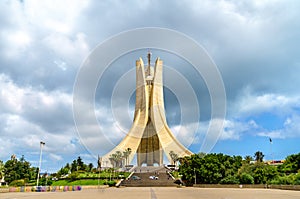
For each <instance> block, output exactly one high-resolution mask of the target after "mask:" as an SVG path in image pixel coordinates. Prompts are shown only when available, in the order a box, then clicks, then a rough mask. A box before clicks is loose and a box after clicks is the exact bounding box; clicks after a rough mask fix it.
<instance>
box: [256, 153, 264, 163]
mask: <svg viewBox="0 0 300 199" xmlns="http://www.w3.org/2000/svg"><path fill="white" fill-rule="evenodd" d="M264 157H265V155H264V154H263V153H262V152H261V151H256V152H255V154H254V159H255V160H256V161H257V162H263V159H264Z"/></svg>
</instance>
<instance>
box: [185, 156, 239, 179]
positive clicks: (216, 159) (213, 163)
mask: <svg viewBox="0 0 300 199" xmlns="http://www.w3.org/2000/svg"><path fill="white" fill-rule="evenodd" d="M179 161H180V166H179V172H180V174H182V175H183V176H182V179H183V180H184V181H186V182H187V183H188V184H192V183H194V180H195V176H196V178H197V179H196V181H197V183H205V184H217V183H220V182H221V180H222V179H224V180H223V182H224V183H225V182H228V181H235V180H233V179H234V178H235V179H236V177H235V174H236V173H237V171H238V169H239V168H240V166H241V165H242V157H241V156H234V157H230V156H228V155H224V154H221V153H220V154H207V155H205V156H202V155H201V156H200V155H199V154H198V155H197V154H195V155H192V156H190V157H189V156H187V157H183V158H180V159H179ZM235 182H237V181H235Z"/></svg>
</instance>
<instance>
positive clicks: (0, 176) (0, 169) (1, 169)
mask: <svg viewBox="0 0 300 199" xmlns="http://www.w3.org/2000/svg"><path fill="white" fill-rule="evenodd" d="M0 179H4V164H3V161H2V160H0Z"/></svg>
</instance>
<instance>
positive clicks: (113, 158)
mask: <svg viewBox="0 0 300 199" xmlns="http://www.w3.org/2000/svg"><path fill="white" fill-rule="evenodd" d="M109 160H110V162H111V164H112V165H113V167H114V168H120V167H122V162H123V154H122V152H121V151H116V153H113V154H111V155H110V157H109Z"/></svg>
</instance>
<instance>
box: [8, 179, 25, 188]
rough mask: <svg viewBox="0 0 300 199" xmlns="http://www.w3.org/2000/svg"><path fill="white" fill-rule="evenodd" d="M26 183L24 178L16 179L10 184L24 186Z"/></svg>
mask: <svg viewBox="0 0 300 199" xmlns="http://www.w3.org/2000/svg"><path fill="white" fill-rule="evenodd" d="M24 185H25V181H24V180H14V181H12V182H11V183H10V184H9V186H12V187H20V186H24Z"/></svg>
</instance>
